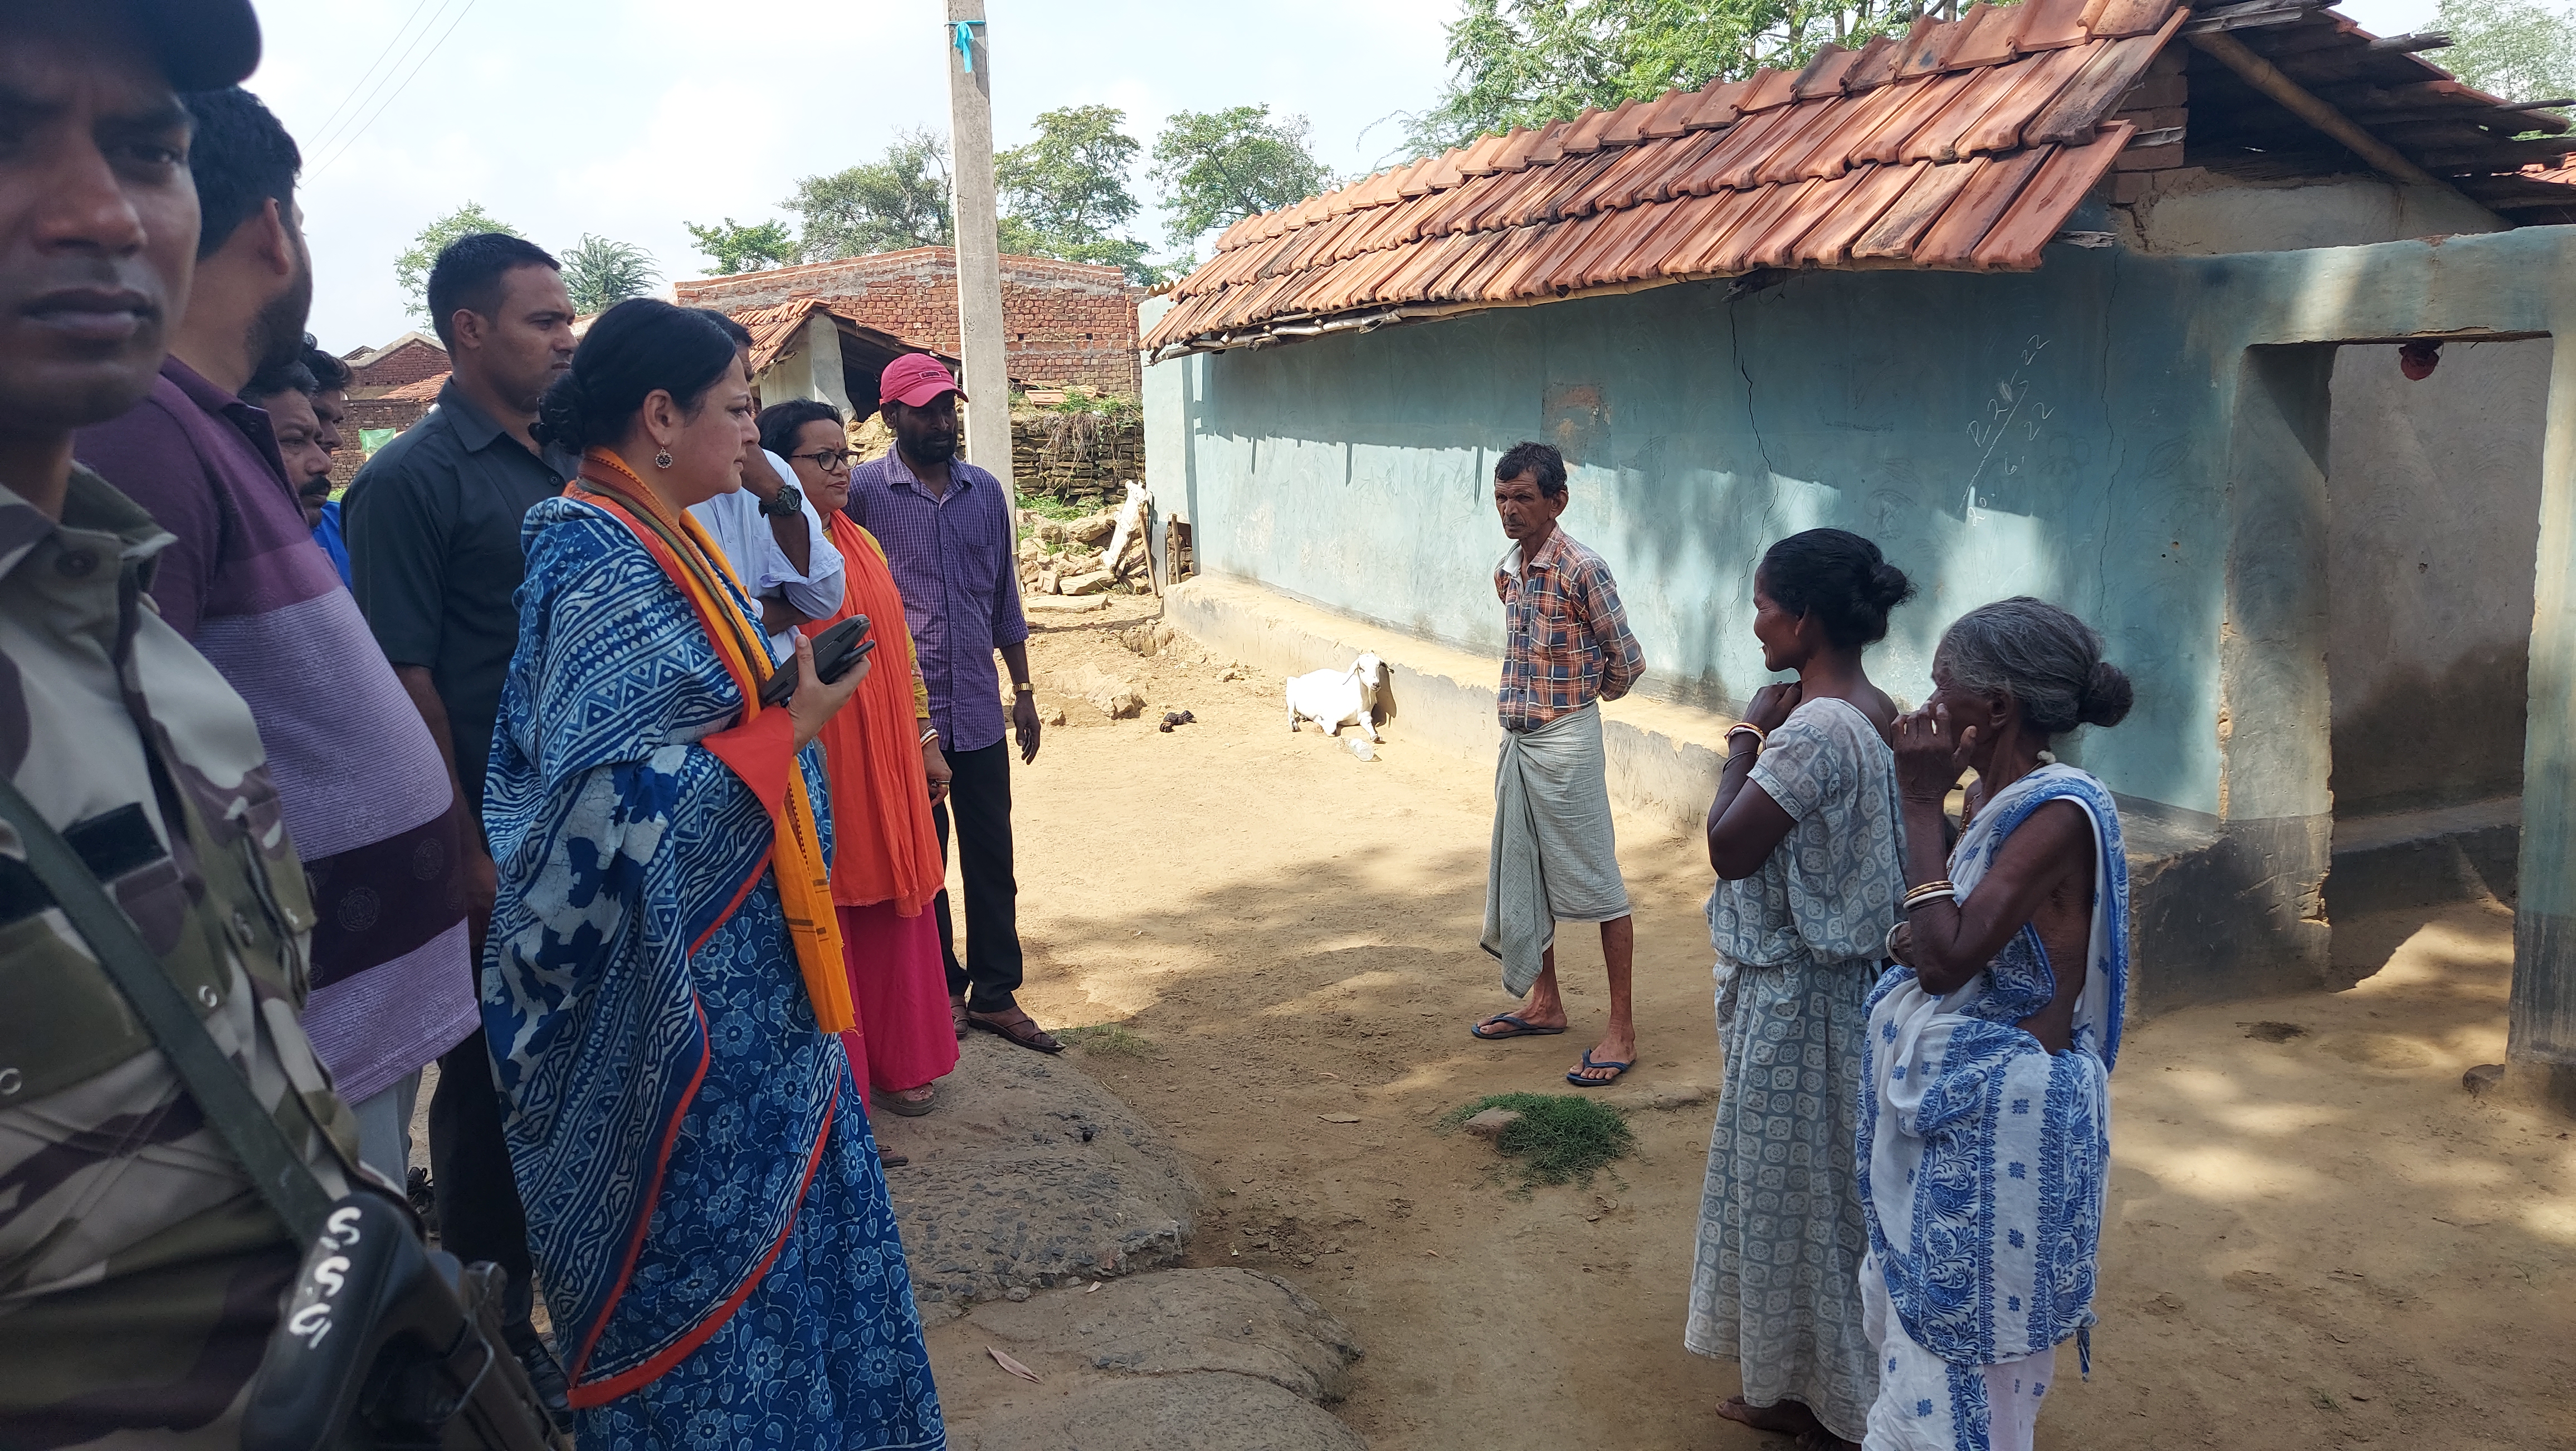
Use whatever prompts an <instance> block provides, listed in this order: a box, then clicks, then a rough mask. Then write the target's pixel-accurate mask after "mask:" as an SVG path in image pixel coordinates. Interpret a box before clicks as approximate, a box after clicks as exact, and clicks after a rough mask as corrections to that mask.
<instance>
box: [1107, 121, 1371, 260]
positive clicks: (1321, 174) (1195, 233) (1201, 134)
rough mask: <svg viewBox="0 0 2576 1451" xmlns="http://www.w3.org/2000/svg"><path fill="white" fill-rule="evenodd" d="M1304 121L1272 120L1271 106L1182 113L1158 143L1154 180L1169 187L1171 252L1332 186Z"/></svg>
mask: <svg viewBox="0 0 2576 1451" xmlns="http://www.w3.org/2000/svg"><path fill="white" fill-rule="evenodd" d="M1308 131H1309V128H1308V126H1307V122H1306V118H1305V117H1303V116H1282V117H1279V118H1277V119H1273V118H1272V116H1271V114H1270V108H1269V107H1268V106H1235V107H1231V108H1229V109H1227V110H1223V111H1204V112H1202V111H1175V112H1173V113H1172V118H1171V120H1170V121H1169V122H1168V123H1167V124H1166V125H1165V126H1164V127H1163V134H1162V135H1160V136H1157V137H1155V138H1154V166H1153V170H1152V171H1151V172H1150V173H1149V175H1151V176H1152V177H1153V179H1154V180H1155V182H1156V183H1157V184H1159V185H1160V186H1161V187H1162V188H1163V209H1164V210H1165V211H1166V212H1169V213H1170V214H1171V223H1170V232H1171V238H1172V245H1174V246H1176V247H1186V246H1188V245H1189V244H1190V243H1191V242H1192V241H1193V240H1194V239H1196V238H1198V237H1200V236H1203V235H1205V234H1206V233H1208V232H1212V231H1215V230H1217V229H1218V228H1220V227H1224V226H1228V225H1231V224H1232V223H1235V222H1238V221H1241V220H1242V219H1243V218H1245V217H1248V216H1252V215H1253V214H1255V213H1258V212H1266V211H1270V210H1272V209H1274V208H1277V207H1284V206H1287V205H1288V204H1290V203H1291V202H1295V201H1299V200H1302V199H1303V198H1306V197H1310V196H1313V195H1314V194H1315V193H1317V192H1319V191H1322V190H1324V189H1325V188H1327V187H1329V186H1331V185H1332V184H1333V174H1332V172H1330V171H1328V170H1326V169H1325V167H1324V164H1323V163H1322V162H1319V161H1317V160H1316V159H1315V155H1314V152H1313V151H1312V150H1310V149H1309V148H1308V146H1307V141H1306V138H1307V134H1308Z"/></svg>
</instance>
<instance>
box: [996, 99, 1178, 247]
mask: <svg viewBox="0 0 2576 1451" xmlns="http://www.w3.org/2000/svg"><path fill="white" fill-rule="evenodd" d="M1126 124H1127V113H1126V112H1124V111H1121V110H1119V109H1118V108H1117V107H1115V106H1067V107H1065V108H1063V109H1061V110H1055V111H1045V112H1041V113H1039V116H1038V135H1037V139H1036V140H1034V141H1031V142H1030V143H1029V144H1027V145H1026V146H1014V147H1012V148H1011V149H1010V150H1008V151H1005V152H1003V153H1001V154H1000V155H998V156H996V157H994V158H993V179H994V183H995V185H996V186H997V187H998V188H999V190H1000V192H1001V199H1002V207H1003V215H1002V228H1001V231H1002V238H1001V240H1002V250H1003V251H1004V252H1007V253H1011V254H1013V255H1016V256H1022V257H1055V258H1060V259H1062V260H1064V261H1067V262H1095V263H1099V264H1100V265H1102V266H1107V267H1116V268H1118V269H1120V270H1121V271H1124V272H1125V273H1126V274H1127V280H1128V281H1130V282H1133V283H1135V284H1136V285H1138V286H1140V287H1150V286H1152V285H1153V284H1155V283H1157V282H1160V281H1162V280H1163V277H1164V271H1163V269H1162V268H1159V267H1156V266H1154V265H1153V264H1152V263H1150V262H1147V261H1146V260H1145V244H1144V243H1142V242H1138V241H1133V240H1131V239H1129V238H1127V237H1123V236H1119V235H1116V232H1117V230H1118V229H1119V228H1122V227H1123V226H1124V225H1125V224H1126V223H1127V222H1128V221H1130V220H1131V219H1133V218H1134V217H1135V215H1136V212H1137V205H1136V194H1135V193H1134V192H1132V191H1129V190H1128V189H1127V173H1128V172H1129V171H1130V170H1131V169H1133V168H1134V166H1135V164H1136V156H1137V154H1138V153H1139V152H1141V151H1143V150H1144V148H1143V147H1142V146H1140V145H1139V144H1137V141H1136V138H1134V137H1132V136H1129V135H1127V134H1126V133H1125V132H1124V131H1123V130H1121V129H1120V128H1122V127H1124V126H1125V125H1126Z"/></svg>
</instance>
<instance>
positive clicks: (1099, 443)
mask: <svg viewBox="0 0 2576 1451" xmlns="http://www.w3.org/2000/svg"><path fill="white" fill-rule="evenodd" d="M1067 425H1074V426H1073V427H1068V426H1067ZM1085 434H1087V435H1088V436H1087V437H1086V436H1084V435H1085ZM1058 438H1062V439H1064V440H1066V443H1067V445H1069V446H1059V445H1057V444H1056V443H1055V440H1056V439H1058ZM1076 440H1079V441H1078V442H1077V441H1076ZM1143 477H1145V424H1144V421H1143V420H1142V419H1139V418H1136V417H1134V416H1132V415H1131V416H1129V417H1128V418H1126V419H1125V420H1123V421H1120V422H1114V423H1113V422H1110V421H1108V420H1105V419H1103V420H1099V421H1098V427H1097V428H1096V429H1091V430H1082V429H1080V428H1079V424H1078V420H1076V419H1073V418H1070V417H1068V416H1067V415H1065V414H1061V413H1045V412H1035V413H1016V414H1013V415H1012V416H1011V483H1012V486H1013V487H1014V488H1017V489H1019V490H1020V491H1021V492H1023V493H1039V494H1052V495H1054V496H1055V497H1056V498H1059V499H1062V500H1064V501H1066V502H1067V503H1078V504H1084V505H1091V506H1105V505H1109V504H1115V503H1118V502H1120V501H1122V500H1123V499H1125V497H1126V494H1125V492H1124V485H1125V483H1126V481H1127V480H1129V479H1141V478H1143Z"/></svg>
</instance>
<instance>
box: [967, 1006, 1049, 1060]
mask: <svg viewBox="0 0 2576 1451" xmlns="http://www.w3.org/2000/svg"><path fill="white" fill-rule="evenodd" d="M966 1026H967V1027H970V1028H973V1029H975V1030H977V1031H979V1032H985V1033H990V1034H992V1035H993V1036H994V1037H996V1038H999V1039H1001V1040H1002V1041H1004V1042H1006V1043H1013V1044H1017V1045H1018V1046H1020V1047H1022V1048H1027V1049H1030V1050H1031V1051H1033V1052H1038V1053H1049V1054H1053V1053H1061V1052H1063V1051H1064V1045H1063V1044H1062V1043H1059V1042H1057V1041H1056V1040H1055V1039H1053V1038H1051V1037H1049V1036H1047V1030H1046V1029H1044V1028H1041V1027H1039V1026H1038V1023H1037V1019H1035V1018H1027V1017H1024V1018H1022V1019H1020V1020H1019V1021H1018V1022H1016V1023H996V1022H993V1021H991V1020H989V1019H987V1018H985V1017H983V1016H981V1015H979V1014H976V1013H968V1014H967V1015H966Z"/></svg>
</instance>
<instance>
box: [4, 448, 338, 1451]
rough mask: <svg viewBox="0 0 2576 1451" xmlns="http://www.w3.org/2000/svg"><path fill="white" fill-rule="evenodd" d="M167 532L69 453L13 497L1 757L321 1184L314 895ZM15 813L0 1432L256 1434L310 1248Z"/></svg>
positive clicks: (325, 1153) (214, 1440)
mask: <svg viewBox="0 0 2576 1451" xmlns="http://www.w3.org/2000/svg"><path fill="white" fill-rule="evenodd" d="M169 543H170V536H169V535H168V534H167V533H165V532H163V531H162V530H161V528H160V527H159V526H157V525H155V524H154V523H153V522H152V520H151V518H150V516H148V515H146V514H145V513H144V512H143V511H142V510H141V509H139V508H137V507H136V506H135V505H134V504H133V503H132V502H130V501H128V500H127V499H126V498H125V497H124V496H123V495H121V494H119V493H117V492H116V491H115V490H114V489H112V488H110V487H109V486H108V485H107V484H106V483H105V482H104V481H103V480H101V479H99V478H98V476H97V475H95V474H91V473H89V472H87V471H86V470H82V469H79V468H75V469H74V470H73V472H72V480H71V489H70V493H69V495H68V497H67V498H66V499H65V502H64V505H63V514H62V521H61V523H60V524H59V525H57V524H56V523H55V522H54V521H53V520H51V519H48V518H46V517H45V516H44V515H43V514H42V513H41V512H39V511H38V510H37V509H35V508H34V507H33V506H32V505H30V504H28V503H27V502H26V501H25V500H24V499H22V498H20V497H19V496H18V495H16V494H14V493H11V492H10V491H9V490H7V489H6V488H0V770H6V771H8V772H9V773H10V778H11V780H12V781H14V782H15V783H16V785H17V787H18V789H19V790H20V791H21V792H22V793H24V794H25V795H26V796H27V797H28V799H29V800H30V801H32V802H33V803H34V804H35V806H36V809H37V810H39V811H41V812H43V813H44V814H45V817H46V819H47V820H49V821H51V822H52V823H54V825H55V826H56V827H57V828H58V829H60V830H61V831H62V832H63V834H64V835H65V837H66V838H68V839H69V840H70V841H71V843H72V845H73V846H74V848H75V849H77V850H78V851H79V852H80V853H81V855H82V857H83V859H84V860H85V861H87V862H88V863H89V864H90V866H91V868H92V870H93V871H96V872H98V874H99V875H100V876H101V878H102V879H103V880H106V881H107V882H108V884H109V886H110V889H111V891H112V892H113V894H114V895H115V897H116V898H117V900H118V902H119V903H120V904H121V905H123V906H124V908H125V910H126V911H127V913H128V914H129V915H131V916H132V917H133V918H134V920H135V922H136V924H137V925H138V926H139V927H141V929H142V931H143V936H144V940H145V941H146V942H148V943H150V944H151V945H152V947H153V949H154V950H155V951H157V952H158V953H160V954H161V960H162V965H163V966H164V968H166V969H167V971H168V972H169V974H170V976H171V978H172V979H173V980H174V981H176V982H177V983H178V985H179V987H180V989H181V991H183V992H184V993H185V994H186V995H187V996H188V998H189V999H190V1000H191V1001H194V1002H197V1003H200V1004H202V1005H204V1021H205V1024H206V1027H207V1029H208V1030H209V1031H210V1032H211V1033H212V1034H213V1035H214V1038H215V1041H216V1042H217V1043H218V1044H220V1045H221V1046H222V1047H223V1049H224V1050H225V1052H226V1053H227V1055H228V1056H230V1057H231V1059H232V1060H233V1062H234V1064H235V1066H237V1067H238V1068H240V1069H241V1070H242V1071H243V1072H244V1073H245V1074H246V1075H247V1076H248V1078H249V1081H250V1084H251V1086H252V1089H253V1090H254V1092H255V1093H256V1094H257V1095H258V1097H259V1098H260V1100H261V1101H262V1102H264V1103H267V1104H268V1105H270V1106H271V1109H272V1111H273V1112H274V1113H275V1114H276V1117H277V1121H278V1123H279V1124H280V1125H281V1126H283V1127H284V1128H285V1130H286V1132H287V1136H288V1138H289V1141H290V1142H293V1143H295V1144H297V1145H299V1146H300V1147H301V1148H302V1149H303V1152H304V1157H305V1159H306V1162H308V1163H309V1164H311V1165H312V1166H313V1169H314V1172H315V1173H316V1174H317V1175H318V1176H319V1177H320V1179H321V1182H322V1185H323V1188H324V1190H325V1191H326V1192H327V1193H329V1194H331V1195H333V1196H334V1197H336V1196H338V1195H339V1194H342V1193H344V1192H346V1191H347V1188H348V1185H349V1182H350V1177H351V1175H352V1174H353V1173H354V1171H353V1170H351V1169H349V1168H348V1167H347V1166H348V1165H350V1164H354V1163H355V1162H356V1157H357V1140H356V1133H355V1125H354V1122H353V1121H352V1119H351V1117H350V1114H349V1111H348V1109H347V1108H346V1107H345V1106H343V1105H342V1104H341V1102H340V1100H339V1098H338V1097H337V1096H336V1095H334V1094H333V1093H332V1091H331V1087H330V1083H329V1080H328V1078H327V1076H326V1075H325V1074H324V1073H323V1071H322V1069H321V1067H320V1065H319V1063H318V1062H317V1061H316V1060H315V1058H314V1056H313V1050H312V1048H311V1046H310V1045H309V1044H307V1043H306V1041H305V1037H304V1032H303V1030H302V1029H301V1028H300V1027H298V1026H297V1022H296V1014H297V1011H298V1009H299V1008H300V1006H301V1005H302V1003H303V1000H304V995H305V991H306V960H305V953H306V947H307V942H308V939H309V934H310V932H311V930H312V927H313V909H312V905H311V901H310V898H309V897H308V896H307V893H306V888H305V881H304V873H303V871H302V869H301V868H300V867H299V866H298V864H297V861H296V857H295V850H294V847H293V845H292V844H291V843H290V842H289V841H288V840H287V836H286V829H285V827H284V825H283V824H282V823H281V820H280V817H279V812H278V800H277V793H276V791H275V789H274V788H273V787H272V786H271V785H270V783H269V775H268V767H267V764H266V755H265V752H264V751H263V749H262V747H261V745H260V740H259V735H258V732H257V731H256V730H255V729H254V728H253V727H252V724H251V716H250V711H249V709H248V708H247V707H246V706H244V705H243V704H242V701H241V697H240V696H238V695H236V694H234V693H233V689H232V687H231V686H229V685H227V684H225V683H224V680H223V677H222V676H220V675H218V674H216V673H215V670H214V668H213V667H212V666H210V665H208V664H207V663H206V662H205V660H204V659H203V658H202V657H200V656H199V655H198V654H197V653H196V651H194V650H193V649H191V648H189V646H188V645H187V644H186V643H185V642H184V641H182V640H181V639H180V638H179V636H178V634H177V633H176V632H174V631H173V630H171V629H170V627H169V626H167V625H165V624H163V623H162V621H161V619H160V617H159V616H158V615H156V614H154V613H152V611H151V608H150V606H149V605H148V604H147V603H146V601H145V599H144V590H145V587H146V585H147V584H148V582H149V571H150V569H151V567H152V559H153V556H154V555H155V554H157V553H158V552H159V551H160V550H161V549H162V548H163V547H164V546H166V545H168V544H169ZM50 902H51V898H50V896H49V895H48V894H47V893H46V892H45V890H44V888H43V887H42V886H41V885H40V884H38V883H37V881H36V879H35V877H34V875H33V874H32V872H30V870H29V869H28V867H27V866H26V863H25V859H24V853H23V849H22V847H21V845H20V843H19V842H18V840H17V838H16V835H15V833H13V832H11V831H9V830H8V829H7V827H5V826H0V1446H7V1447H11V1448H18V1447H73V1446H90V1445H114V1446H134V1447H144V1446H149V1447H154V1448H160V1447H181V1446H191V1447H193V1446H219V1445H237V1444H238V1442H239V1436H238V1432H237V1428H236V1426H235V1422H236V1421H237V1420H238V1417H239V1415H240V1408H241V1404H242V1400H243V1398H244V1394H245V1392H246V1390H247V1388H248V1385H249V1381H250V1377H251V1375H252V1373H253V1372H254V1371H255V1370H256V1369H257V1368H258V1365H259V1358H260V1355H261V1352H262V1349H263V1347H264V1346H265V1344H266V1342H267V1338H268V1333H269V1330H270V1328H271V1326H272V1325H273V1324H274V1323H275V1321H276V1318H277V1314H278V1309H279V1304H280V1298H281V1295H282V1292H283V1291H284V1290H285V1289H286V1287H287V1284H288V1282H289V1280H290V1279H291V1278H292V1277H293V1275H294V1272H295V1268H296V1261H297V1247H296V1245H295V1244H294V1243H293V1242H292V1241H291V1240H290V1239H289V1238H288V1236H287V1233H286V1230H285V1227H284V1226H283V1225H282V1224H281V1223H280V1222H279V1221H278V1219H277V1218H276V1216H275V1215H274V1214H273V1213H271V1212H270V1210H269V1208H268V1206H267V1204H266V1203H265V1202H263V1201H262V1200H261V1199H260V1198H259V1196H258V1194H257V1193H256V1192H254V1191H253V1189H252V1188H251V1185H250V1181H249V1179H248V1178H247V1177H246V1176H245V1175H244V1174H243V1173H242V1171H241V1169H240V1168H239V1166H238V1165H237V1164H236V1163H235V1161H234V1160H233V1159H232V1157H231V1156H230V1154H229V1153H228V1152H227V1151H226V1149H225V1146H224V1144H223V1142H222V1140H221V1139H220V1138H219V1137H218V1136H217V1135H216V1133H215V1131H214V1130H213V1129H211V1128H210V1127H208V1126H207V1125H206V1124H205V1122H204V1121H203V1120H202V1118H201V1117H200V1115H199V1112H198V1108H197V1105H196V1102H195V1100H194V1099H192V1098H190V1097H189V1096H188V1095H187V1094H186V1092H185V1091H184V1090H183V1089H182V1087H181V1086H180V1083H179V1080H178V1077H177V1075H176V1074H174V1073H173V1072H172V1071H171V1069H170V1066H169V1064H168V1063H167V1061H166V1060H165V1059H164V1058H163V1057H162V1055H161V1053H160V1052H159V1050H158V1049H157V1048H156V1047H155V1046H154V1044H153V1041H152V1038H151V1036H150V1034H149V1033H148V1032H147V1031H146V1030H145V1029H144V1028H143V1027H142V1026H141V1025H140V1024H139V1023H138V1022H137V1021H136V1020H135V1018H134V1016H133V1015H132V1013H131V1012H129V1011H128V1009H127V1007H126V1005H125V1001H124V999H123V997H122V996H121V995H120V994H119V992H118V991H117V988H116V986H115V984H114V983H113V982H112V981H111V980H110V979H109V978H108V976H107V974H106V973H105V972H103V971H102V970H101V969H100V968H99V966H98V964H97V963H96V962H95V961H94V960H93V959H92V958H91V956H90V953H89V949H88V947H87V945H86V944H85V943H84V942H83V941H82V939H81V938H80V937H79V935H78V934H77V933H75V932H74V931H73V930H72V928H71V926H70V925H69V923H68V922H66V921H65V920H64V918H63V916H62V914H61V913H60V912H58V911H55V910H53V909H52V908H51V906H50V905H49V904H50Z"/></svg>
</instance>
